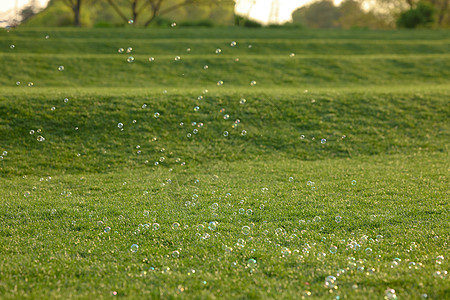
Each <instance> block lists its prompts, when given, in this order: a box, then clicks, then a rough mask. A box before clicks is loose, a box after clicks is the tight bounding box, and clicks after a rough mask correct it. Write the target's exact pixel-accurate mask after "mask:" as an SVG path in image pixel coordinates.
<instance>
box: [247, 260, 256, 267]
mask: <svg viewBox="0 0 450 300" xmlns="http://www.w3.org/2000/svg"><path fill="white" fill-rule="evenodd" d="M247 267H248V268H250V269H254V268H256V259H254V258H250V259H249V260H248V261H247Z"/></svg>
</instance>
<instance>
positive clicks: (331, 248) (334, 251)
mask: <svg viewBox="0 0 450 300" xmlns="http://www.w3.org/2000/svg"><path fill="white" fill-rule="evenodd" d="M337 249H338V248H337V247H336V246H330V253H332V254H336V252H337Z"/></svg>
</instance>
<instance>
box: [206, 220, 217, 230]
mask: <svg viewBox="0 0 450 300" xmlns="http://www.w3.org/2000/svg"><path fill="white" fill-rule="evenodd" d="M217 225H218V224H217V222H215V221H211V222H209V224H208V229H209V230H212V231H214V230H216V229H217Z"/></svg>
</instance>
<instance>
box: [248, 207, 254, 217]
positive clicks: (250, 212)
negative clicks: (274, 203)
mask: <svg viewBox="0 0 450 300" xmlns="http://www.w3.org/2000/svg"><path fill="white" fill-rule="evenodd" d="M252 214H253V210H251V209H250V208H249V209H247V216H251V215H252Z"/></svg>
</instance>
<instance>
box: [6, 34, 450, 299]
mask: <svg viewBox="0 0 450 300" xmlns="http://www.w3.org/2000/svg"><path fill="white" fill-rule="evenodd" d="M46 35H48V38H46ZM232 41H236V43H237V45H236V46H233V47H232V46H231V45H230V43H231V42H232ZM11 45H14V47H11ZM250 45H251V47H249V46H250ZM449 46H450V37H449V35H448V31H427V30H419V31H364V30H352V31H334V30H328V31H309V30H299V29H279V28H277V29H268V28H266V29H257V30H250V29H245V30H244V29H234V28H231V29H230V28H226V29H225V28H216V29H208V30H206V29H193V28H190V29H184V28H172V29H168V30H164V29H148V30H144V29H133V30H131V29H102V30H100V29H47V28H43V29H28V28H27V29H20V28H19V29H16V30H12V31H10V32H6V31H1V32H0V62H1V63H0V66H1V70H2V72H0V137H1V138H0V155H1V154H2V152H4V151H6V152H5V153H3V155H2V157H1V158H0V180H1V188H0V255H1V257H2V260H1V261H0V298H2V299H10V298H15V299H22V298H45V299H46V298H63V299H66V298H94V297H96V298H119V297H120V298H132V299H141V298H144V299H145V298H147V299H148V298H161V299H167V298H186V299H192V298H194V299H204V298H207V299H222V298H225V299H249V298H250V299H265V298H282V299H302V298H305V299H383V298H386V299H396V298H397V297H398V298H399V299H447V298H450V283H449V275H448V273H447V272H448V268H449V245H448V243H449V238H450V235H449V231H450V223H449V220H450V214H449V210H450V201H449V189H448V186H449V181H448V171H449V162H450V161H449V157H448V145H449V140H450V126H449V122H448V120H449V116H450V106H449V100H450V88H449V87H450V54H449V51H448V49H450V47H449ZM128 47H132V48H133V50H132V52H131V53H129V54H127V53H123V54H120V53H118V49H119V48H124V49H125V52H126V49H127V48H128ZM188 48H189V49H190V51H187V49H188ZM216 49H221V51H220V52H221V53H220V54H216ZM130 56H133V58H134V62H132V63H128V62H127V58H128V57H130ZM176 56H180V60H175V57H176ZM149 57H153V58H154V61H152V62H150V61H149ZM59 66H64V70H63V71H58V67H59ZM205 66H208V68H206V67H205ZM220 81H222V82H223V84H221V85H218V84H217V83H218V82H220ZM252 81H254V83H253V85H252V84H251V82H252ZM31 83H32V84H31ZM28 85H30V86H28ZM134 244H135V245H137V247H135V246H133V245H134ZM328 276H334V277H332V278H331V279H332V280H331V281H330V280H329V281H328V282H327V281H326V279H327V277H328ZM389 289H394V290H395V294H394V295H392V294H389Z"/></svg>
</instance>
